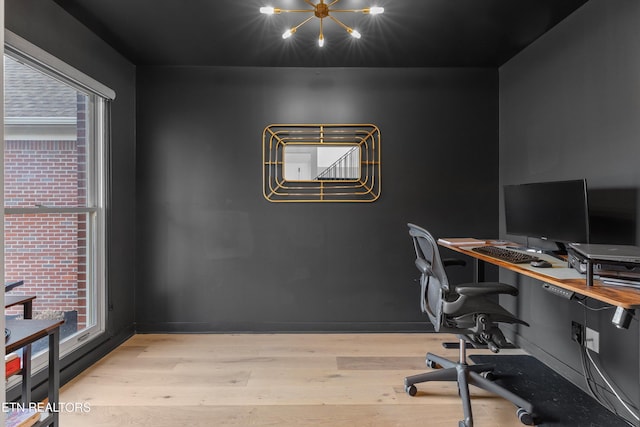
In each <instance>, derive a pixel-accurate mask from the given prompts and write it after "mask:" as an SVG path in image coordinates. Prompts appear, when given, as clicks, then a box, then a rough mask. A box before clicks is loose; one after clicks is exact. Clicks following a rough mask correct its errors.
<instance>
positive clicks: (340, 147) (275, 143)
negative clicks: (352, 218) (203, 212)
mask: <svg viewBox="0 0 640 427" xmlns="http://www.w3.org/2000/svg"><path fill="white" fill-rule="evenodd" d="M380 142H381V137H380V130H379V129H378V127H377V126H375V125H372V124H273V125H269V126H267V127H266V128H265V129H264V131H263V133H262V164H263V175H262V176H263V195H264V197H265V198H266V199H267V200H268V201H270V202H373V201H375V200H377V199H378V198H379V197H380V183H381V176H380V175H381V174H380Z"/></svg>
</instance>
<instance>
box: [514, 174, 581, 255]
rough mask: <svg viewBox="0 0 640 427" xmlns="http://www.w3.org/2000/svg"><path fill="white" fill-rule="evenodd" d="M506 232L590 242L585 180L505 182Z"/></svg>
mask: <svg viewBox="0 0 640 427" xmlns="http://www.w3.org/2000/svg"><path fill="white" fill-rule="evenodd" d="M504 207H505V222H506V232H507V234H512V235H519V236H527V237H534V238H538V239H543V240H550V241H553V242H560V243H571V242H580V243H588V242H589V208H588V204H587V181H586V180H584V179H580V180H573V181H556V182H540V183H532V184H520V185H505V186H504Z"/></svg>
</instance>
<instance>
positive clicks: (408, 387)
mask: <svg viewBox="0 0 640 427" xmlns="http://www.w3.org/2000/svg"><path fill="white" fill-rule="evenodd" d="M404 391H405V392H406V393H407V394H408V395H409V396H415V395H416V393H418V389H417V388H416V386H414V385H406V386H404Z"/></svg>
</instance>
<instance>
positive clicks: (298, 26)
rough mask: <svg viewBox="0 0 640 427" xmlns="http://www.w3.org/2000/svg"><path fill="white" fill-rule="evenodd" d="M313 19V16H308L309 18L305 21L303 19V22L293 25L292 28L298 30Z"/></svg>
mask: <svg viewBox="0 0 640 427" xmlns="http://www.w3.org/2000/svg"><path fill="white" fill-rule="evenodd" d="M312 19H313V16H310V17H308V18H307V19H305V20H304V21H302V22H301V23H299V24H298V25H296V26H295V27H293V28H292V30H294V29H295V31H297V30H298V28H300V27H302V26H303V25H304V24H306V23H307V22H309V21H311V20H312Z"/></svg>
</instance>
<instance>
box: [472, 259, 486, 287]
mask: <svg viewBox="0 0 640 427" xmlns="http://www.w3.org/2000/svg"><path fill="white" fill-rule="evenodd" d="M473 281H474V283H480V282H484V261H481V260H479V259H478V258H474V259H473Z"/></svg>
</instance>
